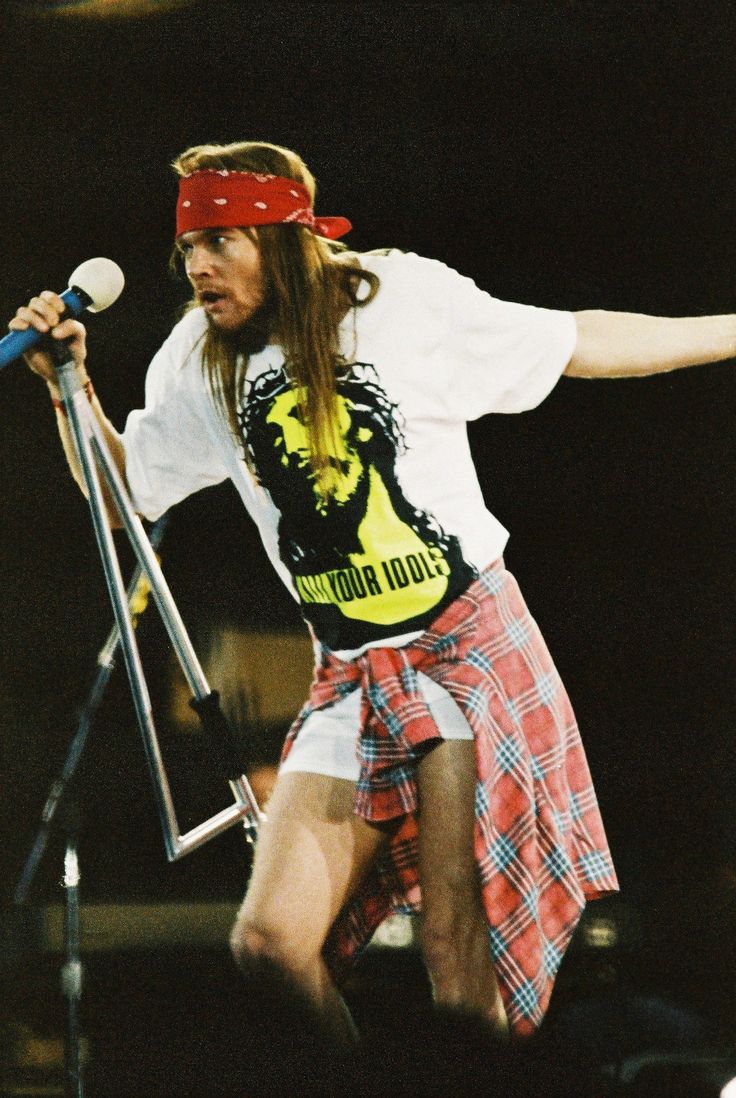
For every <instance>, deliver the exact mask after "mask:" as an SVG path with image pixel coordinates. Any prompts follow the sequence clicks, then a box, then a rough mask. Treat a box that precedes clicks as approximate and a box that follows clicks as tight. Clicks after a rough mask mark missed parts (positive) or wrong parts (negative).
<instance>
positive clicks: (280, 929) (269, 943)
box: [230, 914, 310, 973]
mask: <svg viewBox="0 0 736 1098" xmlns="http://www.w3.org/2000/svg"><path fill="white" fill-rule="evenodd" d="M230 951H231V953H232V955H233V958H234V959H235V963H236V964H237V965H238V967H239V968H240V969H241V970H242V971H244V972H250V971H252V970H253V969H254V968H257V967H259V966H261V965H263V964H274V965H276V966H278V967H279V968H281V969H283V970H284V971H286V972H294V973H296V972H299V971H300V970H301V969H302V968H304V966H305V965H306V964H308V962H309V959H310V958H309V956H308V955H307V951H306V949H305V948H304V945H303V943H302V942H301V941H300V940H299V936H298V935H296V934H294V933H292V932H290V931H289V929H288V928H287V927H286V926H284V925H283V924H282V923H280V922H279V921H277V920H272V921H270V920H268V919H252V918H250V917H249V916H247V915H242V914H241V915H240V916H239V917H238V919H237V921H236V923H235V925H234V927H233V929H232V932H231V934H230Z"/></svg>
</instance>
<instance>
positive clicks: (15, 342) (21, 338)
mask: <svg viewBox="0 0 736 1098" xmlns="http://www.w3.org/2000/svg"><path fill="white" fill-rule="evenodd" d="M59 296H60V298H61V300H62V301H63V302H64V306H65V308H64V312H63V314H62V319H64V320H66V319H68V318H69V317H74V316H79V315H80V313H83V312H84V310H85V309H86V308H87V306H88V305H90V304H91V303H92V298H91V297H90V296H89V294H86V293H85V292H84V290H80V289H78V288H77V287H76V286H70V287H69V289H68V290H64V292H63V294H59ZM44 338H45V337H44V334H43V333H42V332H37V331H36V329H35V328H27V329H26V330H25V332H9V333H8V335H6V336H3V338H2V339H0V369H2V368H3V366H7V365H9V363H11V362H15V360H16V358H19V357H20V356H21V355H22V354H25V352H26V351H29V350H30V349H31V347H35V346H36V344H37V343H39V342H40V341H41V340H42V339H44Z"/></svg>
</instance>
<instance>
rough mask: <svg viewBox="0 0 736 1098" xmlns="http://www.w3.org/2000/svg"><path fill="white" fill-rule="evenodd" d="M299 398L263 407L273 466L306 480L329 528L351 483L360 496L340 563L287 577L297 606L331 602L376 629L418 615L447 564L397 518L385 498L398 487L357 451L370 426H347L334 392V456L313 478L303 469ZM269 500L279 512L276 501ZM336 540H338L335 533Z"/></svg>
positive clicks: (348, 407) (346, 404)
mask: <svg viewBox="0 0 736 1098" xmlns="http://www.w3.org/2000/svg"><path fill="white" fill-rule="evenodd" d="M301 395H302V394H301V393H300V392H299V391H296V390H294V389H288V390H286V391H282V392H281V393H279V394H278V395H277V396H275V397H274V399H273V401H272V402H271V404H270V407H269V411H268V413H267V415H266V423H267V424H268V425H269V427H270V428H271V432H272V433H271V436H270V437H271V438H272V439H273V446H274V448H275V450H276V455H277V461H278V462H279V464H280V465H281V466H282V467H283V468H284V469H290V470H291V473H292V475H300V474H301V476H303V477H305V478H307V479H308V481H309V482H310V484H311V487H312V491H313V495H314V509H315V512H316V516H321V517H323V518H325V519H326V517H327V516H328V515H329V516H330V517H331V519H332V521H333V522H334V523H335V525H336V527H337V526H339V525H340V512H341V510H344V511H345V512H346V514H347V512H348V510H349V506H348V505H349V504H350V503H351V501H354V499H355V498H356V496H357V493H358V488H359V486H361V487H362V489H363V493H364V495H365V505H364V507H363V508H362V509H361V510H362V515H361V516H360V517H358V518H357V519H354V520H353V521H356V522H357V528H356V530H355V531H354V535H355V536H353V537H352V538H351V541H352V542H353V544H354V545H356V544H357V549H356V548H353V549H351V550H349V551H348V552H347V553H346V554H345V555H344V558H343V559H344V564H342V563H341V567H337V568H334V567H333V568H327V569H326V570H325V571H321V572H314V573H312V574H299V573H296V574H295V575H294V581H295V584H296V587H297V591H298V593H299V596H300V598H301V600H302V602H303V603H305V604H327V603H331V604H333V605H335V606H337V607H338V608H339V610H340V612H341V613H342V614H343V615H345V616H346V617H348V618H353V619H355V620H357V621H364V622H370V623H373V624H375V625H380V626H386V625H392V624H395V623H398V622H402V621H407V620H410V619H412V618H415V617H417V616H420V615H422V614H426V613H427V612H429V611H431V610H432V608H433V607H435V606H437V605H438V603H439V602H440V601H441V600H442V598H443V597H444V595H445V593H446V591H447V586H448V579H447V577H448V576H449V575H450V567H449V565H448V562H447V560H446V558H445V555H444V553H443V552H442V550H441V549H440V547H439V546H438V545H437V544H436V542H434V541H432V540H426V539H422V538H421V537H420V536H419V534H418V533H417V532H416V531H415V530H414V529H413V528H412V526H410V525H409V524H408V523H407V522H405V521H404V520H403V519H402V518H400V517H399V515H398V514H397V512H396V507H395V505H394V500H392V496H394V498H395V497H396V494H397V493H398V492H400V489H399V487H398V485H397V484H396V481H395V478H388V477H384V475H382V472H381V471H379V469H378V468H377V466H376V464H374V463H373V462H372V461H371V460H370V459H366V458H365V457H364V456H363V455H362V454H361V451H363V452H364V454H365V452H366V451H368V450H370V446H369V444H370V442H371V440H372V439H373V429H372V428H371V427H370V426H367V425H366V424H364V423H363V424H361V425H360V426H356V425H355V424H354V422H353V419H354V413H355V405H354V404H353V403H352V402H351V401H350V400H349V399H347V398H346V397H344V396H342V395H339V396H338V398H337V407H338V426H339V438H338V439H337V442H336V445H335V447H334V449H335V451H336V452H334V453H332V454H331V455H330V457H331V458H332V461H331V462H330V464H329V465H328V466H326V467H325V468H324V469H321V470H319V472H318V473H317V474H315V472H314V470H313V469H312V467H311V464H310V455H309V435H308V431H307V429H306V428H305V426H304V425H303V423H302V422H301V420H300V417H299V403H300V396H301ZM274 429H275V430H274ZM387 480H388V481H389V483H387ZM390 481H393V483H390ZM267 487H268V484H267ZM401 498H402V502H405V501H403V497H401ZM276 502H277V505H278V506H279V507H280V509H281V510H282V512H283V510H284V505H283V503H282V502H281V501H278V500H277V501H276ZM316 516H315V517H316ZM336 539H337V540H341V537H340V534H339V530H337V529H336Z"/></svg>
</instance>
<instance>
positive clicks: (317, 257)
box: [172, 141, 379, 482]
mask: <svg viewBox="0 0 736 1098" xmlns="http://www.w3.org/2000/svg"><path fill="white" fill-rule="evenodd" d="M172 167H173V168H174V171H175V172H177V174H179V175H189V174H190V173H191V172H194V171H199V170H202V169H206V168H211V169H215V170H219V171H222V170H224V169H228V170H229V171H247V172H264V173H269V174H272V175H279V176H283V177H286V178H288V179H295V180H297V181H298V182H299V183H301V184H303V186H305V187H306V189H307V191H308V192H309V195H310V197H311V200H312V204H314V197H315V192H316V183H315V179H314V176H313V175H312V173H311V172H310V170H309V168H308V167H307V165H306V164H305V163H304V161H303V160H302V158H301V157H300V156H299V155H298V154H297V153H295V152H292V151H291V150H290V149H285V148H282V147H281V146H279V145H272V144H270V143H268V142H262V141H240V142H236V143H234V144H231V145H195V146H193V147H192V148H190V149H187V150H186V151H185V152H183V153H181V155H180V156H178V157H177V158H176V160H174V162H173V164H172ZM248 232H249V234H252V235H253V239H254V240H255V241H256V243H257V244H258V247H259V249H260V254H261V263H262V267H263V273H264V278H265V283H266V287H267V295H268V298H269V306H270V309H271V312H270V315H271V317H272V319H271V323H270V327H271V328H272V330H271V331H270V332H269V333H268V335H269V337H270V338H275V339H277V341H278V343H279V344H280V346H281V348H282V350H283V353H284V358H285V361H286V368H287V370H288V371H289V375H290V378H291V381H292V383H293V385H294V386H295V389H296V390H297V394H298V399H299V412H300V416H301V418H302V422H303V424H304V426H305V428H306V429H307V431H308V435H309V444H310V452H311V462H312V468H313V470H314V472H315V474H316V475H317V476H318V477H320V475H321V473H322V472H323V471H325V470H327V469H328V467H329V465H330V460H329V456H330V454H331V453H332V454H334V453H336V452H339V440H338V438H337V420H338V416H337V390H336V372H337V370H338V368H339V367H340V366H341V365H345V359H344V357H343V356H342V355H341V351H340V333H339V324H340V321H341V320H342V318H343V317H344V315H345V313H346V312H347V311H348V309H350V308H358V307H360V306H363V305H366V304H368V302H369V301H371V300H372V299H373V297H374V296H375V294H376V292H377V290H378V285H379V280H378V277H377V276H376V275H375V274H373V273H372V272H370V271H366V270H364V269H363V268H362V267H361V265H360V261H359V259H358V257H357V255H356V254H355V253H354V252H350V251H348V250H347V249H346V248H345V247H344V245H341V244H336V243H334V242H330V241H327V240H325V239H323V238H322V237H319V236H317V235H316V234H315V233H313V232H312V231H311V229H308V228H306V227H305V226H303V225H296V224H279V225H260V226H258V227H257V228H253V229H249V230H248ZM365 285H367V288H368V289H367V293H366V292H363V293H361V287H364V286H365ZM194 304H196V301H193V302H192V303H191V305H192V306H193V305H194ZM242 354H243V352H242V349H240V348H238V347H237V345H236V343H235V341H233V339H232V338H231V337H230V338H228V336H226V335H223V334H222V333H220V332H218V331H216V330H215V329H214V328H212V327H210V328H209V329H208V331H207V333H206V335H205V337H204V344H203V351H202V355H203V363H204V368H205V372H206V374H207V376H208V378H209V381H210V385H211V388H212V391H213V393H215V395H216V399H218V400H219V402H220V405H221V408H222V410H223V412H224V414H225V415H226V417H227V420H228V422H229V424H230V427H231V429H232V431H233V433H234V434H235V436H236V437H237V438H238V439H241V431H240V426H239V420H238V409H239V408H240V407H241V405H242V403H243V399H244V391H245V367H247V362H246V363H245V364H244V365H243V363H242ZM245 455H246V460H249V459H248V450H247V447H245ZM329 479H330V478H329V477H328V478H327V481H328V482H329Z"/></svg>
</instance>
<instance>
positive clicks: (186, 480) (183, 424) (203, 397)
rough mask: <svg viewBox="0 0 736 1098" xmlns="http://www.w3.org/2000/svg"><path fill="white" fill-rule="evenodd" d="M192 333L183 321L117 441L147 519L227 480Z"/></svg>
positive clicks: (189, 323) (160, 355) (133, 493)
mask: <svg viewBox="0 0 736 1098" xmlns="http://www.w3.org/2000/svg"><path fill="white" fill-rule="evenodd" d="M195 329H196V324H193V323H192V321H191V320H189V318H185V320H184V321H182V322H181V324H180V325H179V326H177V328H175V329H174V331H173V332H172V334H171V336H169V338H168V339H167V341H166V342H165V343H164V345H163V346H162V347H161V349H160V350H159V351H158V353H157V354H156V355H155V356H154V358H153V360H152V361H151V365H150V366H149V368H148V374H147V375H146V402H145V407H144V408H142V409H140V410H137V411H134V412H131V413H130V415H129V416H128V420H127V422H126V425H125V430H124V432H123V436H122V438H123V444H124V446H125V472H126V477H127V481H128V485H129V487H130V492H131V497H132V500H133V505H134V506H135V508H136V510H138V511H140V513H141V514H143V515H145V517H146V518H148V519H151V520H153V519H156V518H158V517H159V515H161V514H163V512H164V511H166V510H168V508H169V507H172V506H173V505H174V504H175V503H179V502H180V501H181V500H182V499H185V498H186V497H187V496H189V495H191V494H192V493H193V492H197V491H199V489H201V488H207V487H209V486H210V485H213V484H219V483H220V482H221V481H222V480H224V479H225V478H226V477H227V476H228V470H227V468H226V466H225V464H224V462H223V459H222V457H221V453H220V451H219V450H218V447H217V445H216V441H215V438H214V435H213V430H212V422H211V420H212V408H211V403H212V400H211V396H210V394H209V391H208V389H207V387H206V385H205V382H204V379H203V377H202V365H201V359H200V356H199V354H198V353H197V350H196V342H197V340H196V338H195V337H196V331H195ZM208 405H209V407H208Z"/></svg>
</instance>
